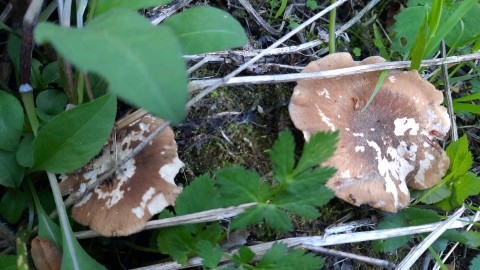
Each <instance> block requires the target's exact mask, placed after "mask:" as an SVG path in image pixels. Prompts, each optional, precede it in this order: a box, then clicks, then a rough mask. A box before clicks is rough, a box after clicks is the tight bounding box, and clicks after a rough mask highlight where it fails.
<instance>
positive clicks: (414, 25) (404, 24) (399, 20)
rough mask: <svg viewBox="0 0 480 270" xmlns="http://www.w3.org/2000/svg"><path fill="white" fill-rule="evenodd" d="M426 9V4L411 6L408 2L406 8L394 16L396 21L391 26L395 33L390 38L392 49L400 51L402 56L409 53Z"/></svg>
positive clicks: (427, 9)
mask: <svg viewBox="0 0 480 270" xmlns="http://www.w3.org/2000/svg"><path fill="white" fill-rule="evenodd" d="M428 11H429V8H428V7H427V6H411V4H410V3H409V5H408V8H404V9H402V10H401V11H400V13H398V15H397V16H395V20H396V22H395V24H394V25H393V27H392V28H393V30H394V31H395V32H397V34H396V35H395V37H394V38H393V40H392V50H394V51H396V52H399V53H401V54H402V55H404V56H405V57H404V58H406V57H407V56H408V55H409V53H410V51H411V50H412V48H413V44H414V42H415V39H416V37H417V35H418V31H419V29H420V27H421V26H422V23H423V22H424V18H425V16H426V15H427V12H428ZM412 18H415V20H412Z"/></svg>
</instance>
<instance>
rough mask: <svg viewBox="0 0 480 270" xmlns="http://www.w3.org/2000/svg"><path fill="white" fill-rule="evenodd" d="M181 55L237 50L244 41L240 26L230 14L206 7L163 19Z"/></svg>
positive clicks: (245, 39) (191, 9)
mask: <svg viewBox="0 0 480 270" xmlns="http://www.w3.org/2000/svg"><path fill="white" fill-rule="evenodd" d="M162 25H166V26H169V27H171V29H173V31H174V32H175V34H176V35H177V37H178V39H179V41H180V43H181V44H182V48H183V52H184V53H185V54H199V53H206V52H213V51H219V50H224V49H230V48H234V47H241V46H243V45H245V43H246V42H247V37H246V35H245V32H244V30H243V27H242V26H241V25H240V23H238V22H237V21H236V20H235V19H234V18H233V17H232V16H231V15H230V14H228V13H226V12H224V11H222V10H220V9H216V8H212V7H209V6H202V7H194V8H190V9H187V10H185V11H183V12H181V13H179V14H175V15H173V16H172V17H170V18H168V19H166V20H165V21H164V22H163V23H162Z"/></svg>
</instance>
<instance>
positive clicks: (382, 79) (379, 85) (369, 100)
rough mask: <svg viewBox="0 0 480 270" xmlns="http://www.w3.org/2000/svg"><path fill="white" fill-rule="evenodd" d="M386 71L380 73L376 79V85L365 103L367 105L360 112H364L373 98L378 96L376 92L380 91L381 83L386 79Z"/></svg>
mask: <svg viewBox="0 0 480 270" xmlns="http://www.w3.org/2000/svg"><path fill="white" fill-rule="evenodd" d="M387 74H388V70H384V71H382V72H381V73H380V76H379V77H378V81H377V84H376V85H375V88H374V89H373V92H372V95H371V96H370V98H369V99H368V101H367V104H365V107H363V109H362V112H363V111H365V110H366V109H367V108H368V106H370V103H372V101H373V99H374V98H375V96H377V94H378V90H380V87H382V84H383V81H385V78H386V77H387Z"/></svg>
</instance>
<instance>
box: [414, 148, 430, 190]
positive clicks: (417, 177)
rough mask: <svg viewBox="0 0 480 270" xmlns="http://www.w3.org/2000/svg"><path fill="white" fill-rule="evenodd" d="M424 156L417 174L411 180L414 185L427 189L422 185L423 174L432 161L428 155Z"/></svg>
mask: <svg viewBox="0 0 480 270" xmlns="http://www.w3.org/2000/svg"><path fill="white" fill-rule="evenodd" d="M426 155H427V156H426V157H425V158H424V159H422V160H420V162H419V165H420V167H419V168H418V171H417V174H416V175H415V177H414V178H413V179H414V182H415V183H417V184H419V185H422V186H423V187H424V188H427V186H426V185H425V184H424V183H425V172H426V171H427V170H428V169H430V168H431V167H432V160H431V159H430V158H429V157H428V155H429V154H428V153H426Z"/></svg>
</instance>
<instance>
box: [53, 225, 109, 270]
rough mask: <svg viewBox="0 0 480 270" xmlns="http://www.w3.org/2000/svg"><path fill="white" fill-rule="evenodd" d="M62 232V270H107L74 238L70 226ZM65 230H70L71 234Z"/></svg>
mask: <svg viewBox="0 0 480 270" xmlns="http://www.w3.org/2000/svg"><path fill="white" fill-rule="evenodd" d="M62 230H63V231H62V243H63V257H62V268H61V269H62V270H83V269H92V270H97V269H98V270H100V269H102V270H103V269H105V270H106V269H107V268H105V267H104V266H103V265H101V264H99V263H98V262H96V261H95V260H94V259H93V258H92V257H90V255H88V254H87V252H85V250H84V249H83V248H82V246H80V244H79V243H78V241H77V239H76V238H75V237H74V236H73V231H72V228H70V226H68V228H62ZM65 230H68V231H69V232H68V233H66V232H65Z"/></svg>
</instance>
